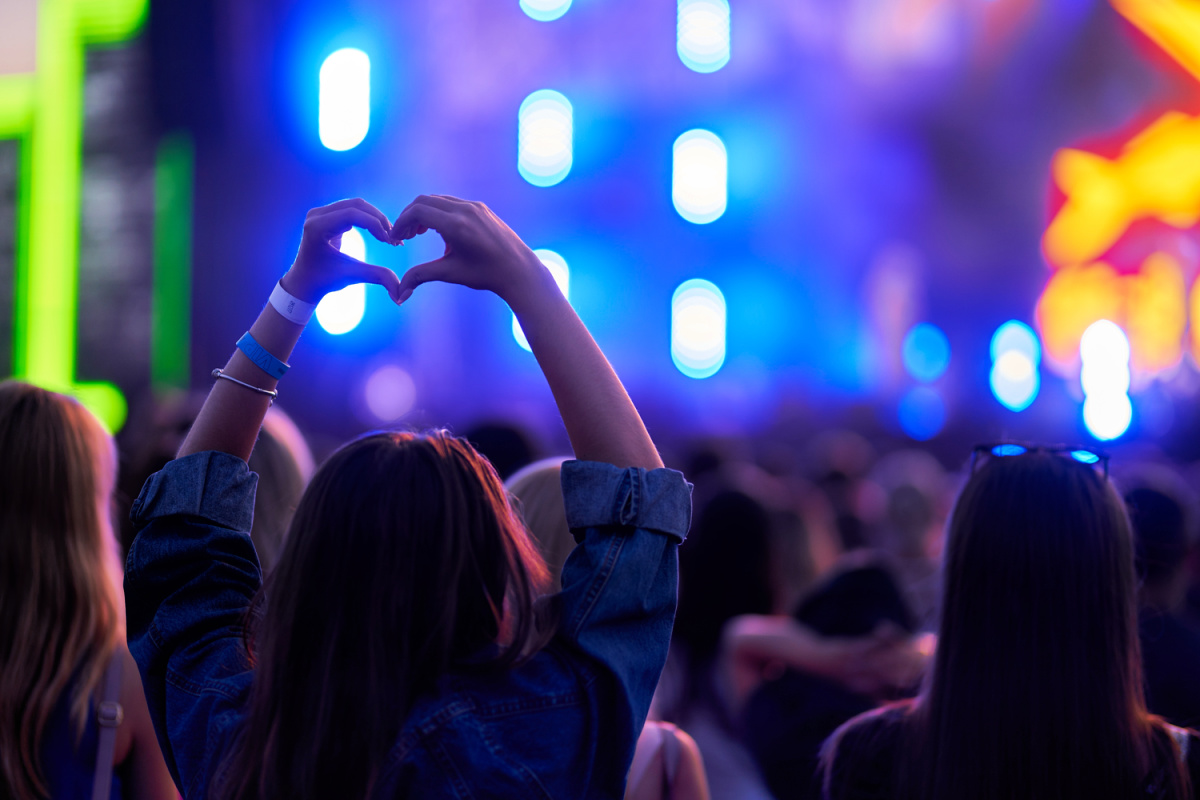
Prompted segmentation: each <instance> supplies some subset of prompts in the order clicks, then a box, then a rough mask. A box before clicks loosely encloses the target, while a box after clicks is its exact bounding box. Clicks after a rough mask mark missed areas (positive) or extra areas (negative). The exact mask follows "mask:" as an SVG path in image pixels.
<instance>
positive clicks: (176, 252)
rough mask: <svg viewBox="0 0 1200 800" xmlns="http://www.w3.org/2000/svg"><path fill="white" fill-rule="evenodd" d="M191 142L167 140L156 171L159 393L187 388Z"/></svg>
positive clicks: (155, 373)
mask: <svg viewBox="0 0 1200 800" xmlns="http://www.w3.org/2000/svg"><path fill="white" fill-rule="evenodd" d="M192 164H193V155H192V141H191V139H190V138H189V137H188V136H187V135H186V134H183V133H176V134H173V135H171V136H169V137H167V138H166V139H164V140H163V142H162V144H160V145H159V148H158V156H157V161H156V164H155V171H154V308H153V311H152V315H153V322H152V324H151V331H152V335H151V340H150V378H151V382H152V383H153V385H154V388H155V389H172V388H175V389H185V388H187V385H188V382H189V378H190V365H189V358H190V353H191V326H192V302H191V287H192Z"/></svg>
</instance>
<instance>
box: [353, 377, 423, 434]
mask: <svg viewBox="0 0 1200 800" xmlns="http://www.w3.org/2000/svg"><path fill="white" fill-rule="evenodd" d="M363 394H364V398H365V400H366V402H367V409H368V410H369V411H370V412H371V413H372V414H373V415H374V416H375V418H376V419H378V420H379V421H380V422H394V421H395V420H398V419H400V418H401V417H403V416H404V415H405V414H407V413H408V412H409V411H412V408H413V406H414V405H416V402H417V385H416V384H415V383H414V382H413V379H412V376H411V375H409V374H408V373H407V372H405V371H404V370H403V369H401V368H400V367H397V366H395V365H394V364H388V365H386V366H383V367H380V368H379V369H377V370H375V372H373V373H371V377H369V378H367V383H366V386H365V387H364V389H363Z"/></svg>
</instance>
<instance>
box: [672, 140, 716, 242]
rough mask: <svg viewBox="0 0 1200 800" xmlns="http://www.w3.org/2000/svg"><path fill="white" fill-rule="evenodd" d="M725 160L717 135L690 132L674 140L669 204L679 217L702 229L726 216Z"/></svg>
mask: <svg viewBox="0 0 1200 800" xmlns="http://www.w3.org/2000/svg"><path fill="white" fill-rule="evenodd" d="M728 171H729V164H728V156H727V154H726V152H725V144H724V143H723V142H722V141H721V140H720V138H718V137H717V135H716V134H714V133H712V132H711V131H706V130H700V129H697V130H691V131H688V132H687V133H685V134H683V135H682V136H680V137H679V138H678V139H676V140H675V151H674V167H673V169H672V172H671V201H672V202H673V203H674V204H675V210H676V211H678V212H679V216H681V217H683V218H684V219H686V220H687V221H688V222H694V223H696V224H697V225H703V224H705V223H708V222H712V221H713V220H715V219H718V218H720V216H721V215H722V214H724V213H725V204H726V186H727V184H728Z"/></svg>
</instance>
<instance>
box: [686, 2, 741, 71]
mask: <svg viewBox="0 0 1200 800" xmlns="http://www.w3.org/2000/svg"><path fill="white" fill-rule="evenodd" d="M729 42H730V36H729V0H679V21H678V25H677V27H676V45H675V49H676V50H677V51H678V52H679V60H680V61H682V62H683V63H684V64H685V65H687V67H688V69H691V70H695V71H696V72H716V71H717V70H719V69H720V68H721V67H723V66H725V65H726V64H728V63H729Z"/></svg>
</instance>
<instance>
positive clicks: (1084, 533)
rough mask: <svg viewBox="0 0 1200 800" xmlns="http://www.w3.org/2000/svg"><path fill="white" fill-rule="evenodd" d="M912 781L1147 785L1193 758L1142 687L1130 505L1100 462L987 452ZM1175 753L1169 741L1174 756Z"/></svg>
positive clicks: (960, 507) (968, 502) (957, 546)
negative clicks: (1182, 751)
mask: <svg viewBox="0 0 1200 800" xmlns="http://www.w3.org/2000/svg"><path fill="white" fill-rule="evenodd" d="M944 570H945V576H944V583H945V585H944V595H943V602H942V609H943V612H942V618H941V626H940V630H939V637H938V647H937V653H936V657H935V662H934V667H933V669H932V671H931V673H930V675H929V678H928V680H927V683H926V686H925V689H924V691H923V694H922V697H921V699H920V701H919V704H918V712H917V717H916V718H917V720H918V721H919V723H918V724H919V725H920V727H921V734H920V736H919V737H918V739H919V741H920V745H919V746H918V747H917V748H916V750H915V751H914V752H915V753H916V755H915V756H914V758H915V760H914V761H913V762H912V763H913V764H914V765H915V772H914V773H912V775H911V777H912V778H913V780H914V783H912V784H910V789H911V788H913V787H919V789H918V790H917V791H915V792H914V793H913V794H915V795H916V796H921V797H928V798H951V797H976V798H985V799H986V798H992V797H996V798H999V797H1058V798H1073V797H1099V796H1120V797H1125V796H1134V795H1135V794H1136V793H1137V792H1138V790H1139V784H1140V782H1141V781H1142V780H1143V779H1144V778H1145V777H1146V775H1147V773H1148V770H1149V768H1150V765H1151V764H1152V763H1155V764H1162V763H1163V762H1164V760H1165V764H1164V766H1165V767H1166V768H1167V769H1168V770H1171V769H1175V773H1176V777H1177V778H1178V779H1179V780H1182V778H1181V777H1179V775H1178V769H1177V764H1176V763H1175V761H1174V760H1173V759H1171V758H1170V757H1169V756H1164V755H1163V753H1161V752H1156V748H1159V749H1161V748H1164V747H1166V748H1169V747H1170V744H1169V742H1167V743H1164V742H1163V741H1162V739H1163V737H1161V736H1159V735H1157V734H1156V733H1155V732H1154V731H1153V730H1152V723H1151V720H1150V718H1149V717H1148V716H1147V714H1146V710H1145V703H1144V699H1143V694H1142V677H1141V675H1142V673H1141V663H1140V651H1139V647H1138V637H1137V620H1136V583H1135V579H1134V569H1133V543H1132V539H1131V535H1130V529H1129V521H1128V519H1127V517H1126V514H1125V509H1124V506H1123V505H1122V502H1121V497H1120V495H1118V494H1117V492H1116V491H1115V490H1114V488H1113V486H1112V484H1111V483H1110V482H1109V481H1108V480H1107V478H1106V477H1105V476H1104V474H1103V473H1102V472H1100V471H1099V469H1098V468H1097V467H1094V466H1089V465H1087V464H1084V463H1080V462H1079V461H1076V460H1075V459H1073V458H1071V457H1069V456H1067V455H1062V454H1058V453H1054V452H1048V451H1039V450H1030V451H1028V452H1025V453H1024V454H1022V455H1015V456H1008V457H995V456H993V457H987V458H985V459H984V460H983V463H982V464H981V465H980V466H979V468H978V469H977V470H976V471H975V473H974V474H973V475H972V476H971V478H970V479H969V480H968V481H967V484H966V486H965V487H964V488H963V490H962V492H961V494H960V495H959V498H958V502H957V504H956V506H955V508H954V512H953V515H952V517H951V520H950V524H949V531H948V536H947V542H946V551H945V563H944ZM1160 756H1161V757H1160Z"/></svg>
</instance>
